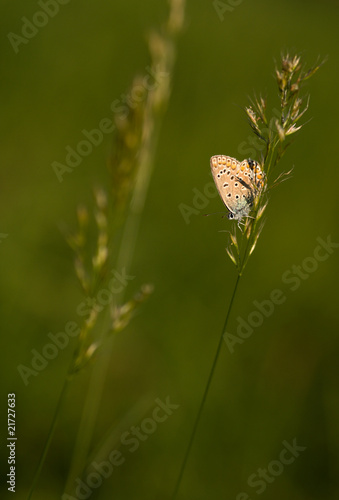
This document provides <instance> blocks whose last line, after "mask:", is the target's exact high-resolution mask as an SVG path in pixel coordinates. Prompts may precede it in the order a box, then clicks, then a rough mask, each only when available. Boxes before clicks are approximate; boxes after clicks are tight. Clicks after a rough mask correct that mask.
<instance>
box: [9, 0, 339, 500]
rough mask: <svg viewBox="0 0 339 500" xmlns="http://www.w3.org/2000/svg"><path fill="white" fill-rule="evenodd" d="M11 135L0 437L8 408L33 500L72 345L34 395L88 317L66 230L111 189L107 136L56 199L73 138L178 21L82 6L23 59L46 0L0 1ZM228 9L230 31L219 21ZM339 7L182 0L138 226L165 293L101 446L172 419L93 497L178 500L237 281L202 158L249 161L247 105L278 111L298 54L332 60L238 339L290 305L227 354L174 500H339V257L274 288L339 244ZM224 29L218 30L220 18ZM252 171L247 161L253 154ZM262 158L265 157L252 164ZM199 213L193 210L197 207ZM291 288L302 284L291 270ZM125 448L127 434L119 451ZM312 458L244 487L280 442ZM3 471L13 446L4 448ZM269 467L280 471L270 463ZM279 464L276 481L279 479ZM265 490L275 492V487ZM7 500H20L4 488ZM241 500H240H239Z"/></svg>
mask: <svg viewBox="0 0 339 500" xmlns="http://www.w3.org/2000/svg"><path fill="white" fill-rule="evenodd" d="M1 4H2V7H3V9H2V16H1V54H2V64H1V68H2V78H1V82H0V85H1V94H2V105H1V109H2V123H1V139H0V141H1V147H0V150H1V157H2V161H1V164H2V168H1V183H0V186H1V196H0V206H1V208H0V213H1V217H0V233H1V234H2V235H7V236H2V237H1V240H0V241H1V244H0V263H1V301H0V303H1V331H2V334H1V364H0V370H1V382H0V383H1V389H2V390H1V398H2V401H1V404H2V415H3V417H4V418H2V419H1V422H2V424H1V427H2V429H1V433H2V435H3V437H4V438H5V437H6V425H7V423H6V400H7V394H8V393H13V392H14V393H16V400H17V408H16V409H17V424H16V428H17V429H16V432H17V437H18V441H17V464H16V465H17V468H16V491H17V493H16V498H20V499H21V498H25V496H26V495H27V492H28V488H29V486H30V484H31V479H32V476H33V474H34V472H35V470H36V467H37V464H38V460H39V457H40V454H41V452H42V449H43V445H44V443H45V440H46V437H47V433H48V429H49V427H50V424H51V420H52V417H53V414H54V411H55V406H56V402H57V399H58V395H59V393H60V390H61V387H62V384H63V380H64V378H65V374H66V371H67V366H68V363H69V360H70V359H71V356H72V346H74V345H75V344H74V342H75V340H73V341H72V342H71V343H70V345H69V347H68V348H67V349H65V350H64V351H63V352H61V353H60V354H59V356H58V357H57V358H56V359H55V360H53V361H51V362H50V363H49V365H48V368H46V369H45V370H44V371H43V372H41V373H40V374H39V375H38V376H37V377H31V378H30V381H29V384H28V385H27V386H25V385H24V383H23V381H22V379H21V377H20V375H19V373H18V370H17V366H18V365H19V364H24V365H27V366H29V363H30V360H31V357H32V354H31V349H37V350H38V351H39V349H40V350H41V349H42V348H43V346H44V345H45V344H46V342H47V339H48V337H47V334H48V333H49V332H52V333H56V332H59V331H63V329H64V327H65V324H66V323H67V322H68V321H79V317H78V316H77V313H76V308H77V305H78V304H79V302H81V301H82V300H83V297H82V294H81V291H80V289H79V286H78V283H77V280H76V278H75V275H74V270H73V255H72V252H71V251H70V249H69V248H68V246H67V244H66V243H65V240H64V237H63V235H62V234H61V232H60V229H59V228H60V225H63V224H66V225H69V226H71V227H72V226H73V225H74V224H75V210H76V207H77V205H78V203H79V202H85V203H88V204H89V205H90V204H91V203H92V194H91V190H92V186H93V184H102V185H104V186H105V185H107V182H108V180H107V179H108V177H107V170H106V163H107V157H108V155H109V153H110V151H111V145H112V139H113V134H107V135H106V136H105V137H104V140H103V142H102V143H101V144H100V146H98V147H97V148H95V149H94V151H93V153H92V154H91V155H89V156H88V157H86V158H85V159H84V160H83V161H82V163H81V165H80V166H79V167H77V168H76V169H75V170H74V172H72V173H71V174H69V175H65V178H64V182H62V183H59V182H58V180H57V178H56V175H55V173H54V172H53V170H52V167H51V163H52V162H53V161H60V162H63V160H64V158H65V147H66V146H67V145H71V146H72V147H74V146H75V145H76V144H77V143H78V142H79V141H80V140H81V139H82V138H83V137H82V134H81V130H82V129H84V128H86V129H88V130H89V129H93V128H96V127H97V125H98V123H99V122H100V120H102V119H103V118H106V117H108V118H111V117H112V113H111V111H110V104H111V102H112V101H114V100H115V99H119V97H120V96H121V94H122V93H124V92H126V90H127V89H128V87H129V86H130V83H131V81H132V79H133V77H134V75H135V74H137V73H139V72H143V71H144V69H145V67H146V66H147V65H148V64H149V62H150V57H149V53H148V48H147V33H148V32H149V30H150V29H151V28H154V27H157V26H160V25H161V24H162V23H163V22H164V21H165V19H166V18H167V14H168V4H167V2H166V1H165V0H148V1H147V2H139V1H136V0H131V1H129V2H124V1H122V0H116V1H115V2H104V1H101V0H98V1H96V2H93V1H90V0H86V1H84V2H76V1H75V0H74V1H71V2H69V3H68V4H67V5H60V10H59V12H58V14H57V15H56V16H55V17H54V18H53V19H50V20H49V22H48V24H47V25H46V26H45V27H43V28H41V29H39V32H38V33H37V35H36V36H35V37H33V38H32V39H31V40H29V41H28V43H27V44H22V45H20V47H19V51H18V53H17V54H16V53H15V52H14V50H13V48H12V46H11V44H10V42H9V40H8V38H7V34H8V33H9V32H14V33H16V34H20V31H21V28H22V23H23V21H22V17H27V18H28V19H32V16H33V15H34V14H35V12H36V11H37V10H40V7H39V5H38V4H37V2H28V3H27V2H24V1H23V0H16V1H15V2H13V1H9V0H2V2H1ZM222 4H223V5H228V7H227V10H225V12H223V14H222V16H221V15H218V12H217V9H216V5H219V6H220V5H222ZM338 14H339V9H338V4H337V2H335V1H333V0H326V1H324V2H321V4H320V3H319V2H318V1H313V0H308V1H307V2H306V1H303V0H298V1H295V0H293V1H292V0H285V1H284V2H282V1H280V2H271V1H269V0H258V1H256V2H253V1H251V0H243V1H239V2H232V1H231V0H224V2H219V4H218V3H216V2H213V1H212V0H205V1H204V2H197V1H188V2H187V9H186V20H185V28H184V32H183V33H182V35H181V37H180V39H179V41H178V46H177V63H176V67H175V72H174V76H173V86H172V96H171V100H170V105H169V108H168V111H167V114H166V116H165V119H164V122H163V125H162V130H161V136H160V140H159V144H158V149H157V153H156V158H155V169H154V174H153V176H152V179H151V185H150V189H149V193H148V197H147V202H146V206H145V210H144V214H143V217H142V223H141V227H140V232H139V237H138V240H137V246H136V253H135V258H134V260H133V265H132V268H131V269H130V270H129V272H130V273H131V274H132V275H134V276H135V279H134V280H133V282H132V283H131V284H130V285H129V288H128V291H127V292H128V293H127V294H133V292H134V291H136V290H137V288H138V287H139V286H140V285H141V284H142V283H144V282H151V283H153V284H154V286H155V291H154V294H153V295H152V296H151V298H150V299H149V300H148V302H147V303H145V304H144V306H143V307H142V308H141V309H140V310H139V313H138V314H137V316H136V317H135V318H134V319H133V321H132V322H131V324H130V325H129V326H128V328H127V329H126V330H125V331H123V332H122V333H121V334H120V335H119V336H117V337H116V339H115V343H114V347H113V355H112V359H111V362H110V370H109V374H108V377H107V381H106V384H105V387H104V391H103V395H102V404H101V407H100V413H99V419H98V422H97V426H96V432H95V441H96V442H99V440H101V439H102V438H103V437H104V436H105V435H106V434H107V432H108V430H109V429H115V430H116V433H117V436H118V438H119V436H120V435H121V434H122V433H123V432H126V431H129V429H130V427H131V426H132V425H134V426H137V425H140V423H141V422H142V421H143V419H144V418H146V417H150V416H151V415H152V411H153V409H154V407H155V406H156V403H155V399H156V398H160V399H161V400H162V401H165V400H166V398H167V397H169V398H170V401H171V402H173V403H176V404H178V405H179V408H178V409H176V410H175V411H174V412H173V415H171V416H170V417H169V418H168V419H167V420H166V421H165V422H164V423H162V424H159V425H158V428H157V429H156V431H155V432H154V433H152V434H150V435H149V437H148V439H147V440H145V441H143V442H140V446H139V448H138V449H137V450H136V451H135V452H134V453H131V452H130V451H128V448H127V447H126V446H123V445H121V444H120V446H119V443H118V441H119V439H118V438H117V444H116V446H114V447H117V448H118V449H120V451H121V452H122V454H123V456H124V457H125V459H126V460H125V463H124V464H123V465H121V466H120V467H117V468H115V470H114V471H113V473H112V475H111V476H110V477H109V478H108V479H106V480H104V481H103V484H102V486H101V487H100V488H97V489H95V491H94V492H93V493H92V496H91V498H98V499H108V498H110V499H111V498H116V499H121V500H122V499H136V498H138V499H143V498H145V499H146V498H147V499H159V498H164V499H165V498H169V497H170V495H171V492H172V490H173V487H174V483H175V479H176V477H177V474H178V471H179V467H180V464H181V460H182V457H183V454H184V450H185V447H186V444H187V441H188V437H189V433H190V430H191V428H192V425H193V421H194V417H195V414H196V411H197V408H198V404H199V401H200V398H201V396H202V393H203V389H204V386H205V383H206V379H207V376H208V373H209V370H210V366H211V362H212V359H213V356H214V352H215V349H216V345H217V342H218V337H219V334H220V331H221V328H222V325H223V322H224V318H225V314H226V308H227V304H228V301H229V298H230V294H231V291H232V288H233V284H234V282H235V278H236V273H235V269H234V266H233V265H232V263H231V262H230V260H229V259H228V257H227V255H226V252H225V245H226V233H225V232H223V231H224V230H225V229H228V228H229V227H230V222H229V221H228V220H227V219H222V218H221V216H220V215H216V216H213V217H207V218H206V217H202V214H203V213H206V212H215V211H220V210H223V205H222V202H221V200H220V199H219V198H218V197H209V198H206V203H205V204H204V205H205V206H204V207H203V208H199V209H198V210H197V212H198V213H195V214H193V215H192V216H191V217H190V218H189V221H188V223H187V221H185V220H184V217H183V215H182V213H181V210H180V207H182V205H181V204H185V205H188V206H190V207H193V208H194V205H193V203H194V200H193V198H194V191H193V190H194V189H196V190H198V191H200V192H203V191H204V188H205V187H206V185H207V184H208V183H209V182H211V177H210V169H209V158H210V156H212V155H214V154H227V155H230V156H235V157H237V158H239V159H243V158H245V157H246V156H250V154H249V153H248V154H246V151H245V150H246V147H244V143H245V144H247V143H248V141H249V136H250V135H251V134H250V128H249V126H248V124H247V123H246V119H245V117H244V113H243V111H242V109H241V108H242V107H243V106H245V105H247V104H248V96H249V95H253V94H254V93H256V94H257V95H258V94H259V93H260V92H261V93H263V94H264V95H267V97H268V102H269V105H270V106H271V107H274V106H277V103H278V100H277V90H276V86H275V81H274V60H275V59H278V58H279V56H280V53H281V51H282V50H283V51H285V50H290V51H291V52H298V53H300V54H301V55H302V57H303V58H304V60H306V61H307V62H308V64H309V65H312V64H313V63H314V62H315V61H316V60H317V58H318V56H320V57H321V58H324V57H326V56H328V61H327V62H326V64H325V65H324V66H323V67H322V68H321V70H320V71H319V72H318V73H317V74H316V76H315V77H314V78H312V80H311V81H310V83H309V86H308V88H307V89H305V93H306V91H309V92H310V93H311V100H310V108H309V111H308V113H307V116H306V118H305V121H308V123H307V125H305V127H304V128H303V129H302V131H301V132H300V134H298V135H297V136H295V138H296V140H295V143H294V144H293V145H292V146H291V147H290V148H289V150H288V152H287V153H286V156H285V157H284V159H283V161H282V163H281V165H280V167H281V169H282V170H289V169H290V168H291V167H292V166H294V170H293V177H292V178H291V179H290V180H289V181H288V182H286V183H283V184H281V185H280V187H279V188H278V189H276V190H275V191H274V192H273V193H272V197H271V203H270V206H269V209H268V212H267V213H268V218H267V223H266V226H265V228H264V231H263V233H262V236H261V238H260V240H259V243H258V246H257V249H256V251H255V253H254V254H253V256H252V258H251V260H250V263H249V265H248V267H247V269H246V273H245V275H244V277H243V280H242V282H241V285H240V288H239V293H238V295H237V298H236V302H235V305H234V309H233V313H232V317H231V320H230V323H229V328H228V331H229V332H230V333H236V328H237V325H238V318H239V317H241V318H242V319H244V320H245V321H246V320H247V318H248V315H249V314H250V313H251V312H252V311H254V310H255V306H254V305H253V301H259V302H260V301H263V300H265V299H267V298H268V297H269V296H270V294H271V292H272V290H274V289H277V288H278V289H281V290H282V291H283V293H284V296H285V297H286V300H285V302H284V303H283V304H281V305H278V306H276V307H275V310H274V313H273V314H272V315H271V316H270V317H268V318H266V319H265V320H264V321H263V323H262V325H261V326H260V327H257V328H255V329H254V332H253V334H252V335H251V336H250V337H249V338H248V339H247V340H246V341H245V342H244V343H243V344H241V345H240V344H239V345H236V346H235V349H234V353H233V354H231V353H230V352H229V350H228V349H227V346H226V345H225V346H224V348H223V352H222V355H221V357H220V360H219V364H218V367H217V370H216V374H215V378H214V381H213V384H212V387H211V392H210V394H209V397H208V400H207V405H206V408H205V411H204V413H203V417H202V420H201V422H200V426H199V429H198V434H197V437H196V441H195V443H194V446H193V449H192V454H191V457H190V459H189V462H188V465H187V470H186V473H185V476H184V479H183V482H182V486H181V489H180V494H179V495H178V498H187V499H188V498H189V499H196V500H202V499H206V498H209V499H210V498H213V499H218V500H220V499H237V500H240V499H242V498H243V499H246V498H250V499H255V498H257V497H258V496H260V498H263V499H264V498H267V499H271V498H274V499H275V500H280V499H286V498H289V499H290V500H318V499H319V500H320V499H322V500H324V499H333V500H334V499H337V498H338V497H339V482H338V465H339V464H338V449H339V425H338V411H339V393H338V390H339V378H338V368H337V367H338V354H339V341H338V270H339V260H338V255H339V249H333V252H332V253H331V254H330V255H329V257H328V259H327V260H324V261H323V262H319V265H318V268H317V269H316V270H315V271H314V272H311V273H308V275H307V278H305V279H301V280H300V286H299V287H298V288H297V290H295V291H292V290H291V289H290V285H287V284H286V283H284V282H283V280H282V275H283V274H284V273H285V272H286V271H288V270H292V267H293V266H300V265H302V263H303V261H304V260H305V259H307V258H308V257H312V255H313V252H314V249H315V248H316V246H317V245H318V242H317V238H322V239H324V240H326V239H327V238H328V236H329V235H330V236H331V238H332V241H334V242H338V243H339V231H338V222H337V221H338V213H339V210H338V209H339V206H338V185H339V170H338V165H337V147H338V113H339V104H338V77H339V72H338V64H337V61H338V56H339V51H338V48H339V44H338V37H337V28H338V27H337V19H338ZM221 17H222V19H221ZM252 157H253V155H252ZM257 159H258V157H257ZM195 208H196V207H195ZM293 272H294V271H293ZM89 371H90V370H87V371H85V372H83V373H81V374H80V375H79V376H78V377H77V378H76V379H75V380H74V382H73V385H72V389H71V391H70V393H69V395H68V398H67V401H66V405H65V407H64V408H63V410H62V412H61V415H60V419H59V423H58V426H57V430H56V435H55V438H54V439H53V442H52V444H51V448H50V451H49V453H48V456H47V459H46V463H45V465H44V468H43V471H42V476H41V479H40V482H39V485H38V488H37V490H36V492H35V495H34V496H33V498H35V499H44V500H46V499H48V500H54V499H58V498H61V495H62V493H63V488H64V484H65V480H66V477H67V471H68V468H69V464H70V458H71V455H72V450H73V446H74V439H75V435H76V431H77V429H78V426H79V419H80V415H81V410H82V405H83V401H84V398H85V394H86V387H87V384H88V382H89ZM119 433H120V434H119ZM294 439H296V440H297V443H298V445H300V446H303V447H305V448H306V449H305V450H304V451H302V452H300V454H299V456H298V457H296V458H295V460H294V461H293V463H291V464H290V465H286V466H285V467H284V470H283V471H282V472H281V473H279V474H277V475H276V477H274V478H273V479H274V480H272V482H270V483H269V482H266V483H265V484H266V486H265V488H266V489H265V491H264V492H262V493H260V494H258V493H257V490H258V489H259V488H258V486H257V487H256V488H254V487H251V486H249V484H248V482H247V481H248V478H249V476H251V475H252V474H255V473H257V471H258V469H259V468H267V466H268V464H270V463H271V462H272V461H274V460H278V459H279V455H280V452H281V451H282V449H283V448H284V445H283V441H285V440H286V441H287V442H289V443H293V440H294ZM1 458H2V462H1V468H2V474H7V472H8V465H7V463H6V460H7V448H6V446H5V440H4V439H3V440H2V449H1ZM273 467H274V466H273ZM277 467H279V466H277ZM271 477H272V476H271ZM1 488H2V491H1V496H2V498H7V497H9V495H10V493H9V492H8V491H7V489H6V485H3V486H1ZM242 492H244V495H243V496H242V495H240V494H241V493H242ZM246 494H247V495H248V497H247V496H246Z"/></svg>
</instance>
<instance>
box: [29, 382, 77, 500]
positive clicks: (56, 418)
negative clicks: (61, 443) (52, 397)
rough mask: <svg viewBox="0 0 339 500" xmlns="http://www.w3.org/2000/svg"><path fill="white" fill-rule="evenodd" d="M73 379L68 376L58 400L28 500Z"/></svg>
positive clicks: (36, 481) (37, 478)
mask: <svg viewBox="0 0 339 500" xmlns="http://www.w3.org/2000/svg"><path fill="white" fill-rule="evenodd" d="M71 378H72V377H70V376H69V375H67V377H66V379H65V381H64V385H63V387H62V389H61V393H60V396H59V400H58V403H57V406H56V408H55V412H54V415H53V420H52V423H51V426H50V429H49V432H48V436H47V440H46V442H45V446H44V449H43V451H42V455H41V457H40V460H39V464H38V468H37V470H36V472H35V475H34V478H33V482H32V486H31V489H30V490H29V493H28V497H27V500H30V499H31V498H32V495H33V492H34V490H35V487H36V485H37V483H38V481H39V478H40V474H41V471H42V468H43V466H44V463H45V459H46V456H47V453H48V450H49V447H50V444H51V442H52V439H53V436H54V431H55V428H56V424H57V421H58V418H59V415H60V410H61V407H62V405H63V402H64V399H65V395H66V392H67V389H68V384H69V382H70V380H71Z"/></svg>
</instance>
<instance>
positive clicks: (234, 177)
mask: <svg viewBox="0 0 339 500" xmlns="http://www.w3.org/2000/svg"><path fill="white" fill-rule="evenodd" d="M211 170H212V175H213V179H214V182H215V185H216V186H217V189H218V191H219V194H220V196H221V199H222V201H223V202H224V204H225V205H226V207H227V208H228V210H229V211H230V212H231V213H232V214H233V216H234V217H233V218H234V219H237V220H241V218H242V217H246V216H247V215H248V213H249V211H250V209H251V206H252V203H253V198H254V191H253V178H254V174H253V169H252V168H251V166H250V165H249V163H248V161H247V160H244V161H243V162H241V163H240V162H239V161H238V160H236V159H235V158H231V157H230V156H223V155H216V156H212V158H211Z"/></svg>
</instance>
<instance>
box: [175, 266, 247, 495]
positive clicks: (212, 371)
mask: <svg viewBox="0 0 339 500" xmlns="http://www.w3.org/2000/svg"><path fill="white" fill-rule="evenodd" d="M240 277H241V275H240V274H238V276H237V279H236V282H235V285H234V289H233V293H232V297H231V300H230V303H229V306H228V310H227V314H226V318H225V323H224V326H223V329H222V331H221V335H220V338H219V342H218V347H217V350H216V352H215V356H214V360H213V363H212V367H211V370H210V373H209V376H208V379H207V383H206V387H205V390H204V393H203V396H202V398H201V402H200V406H199V409H198V413H197V416H196V417H195V422H194V425H193V429H192V433H191V437H190V440H189V442H188V445H187V448H186V453H185V456H184V459H183V461H182V464H181V468H180V472H179V475H178V479H177V482H176V485H175V489H174V492H173V495H172V500H174V499H175V498H176V497H177V493H178V491H179V487H180V484H181V480H182V477H183V475H184V471H185V468H186V464H187V461H188V457H189V455H190V452H191V448H192V445H193V441H194V438H195V435H196V432H197V428H198V425H199V421H200V418H201V415H202V412H203V409H204V406H205V402H206V399H207V395H208V392H209V389H210V386H211V382H212V379H213V375H214V372H215V369H216V366H217V363H218V359H219V355H220V351H221V346H222V341H223V337H224V333H225V332H226V328H227V324H228V319H229V317H230V314H231V310H232V306H233V302H234V298H235V295H236V292H237V288H238V284H239V281H240Z"/></svg>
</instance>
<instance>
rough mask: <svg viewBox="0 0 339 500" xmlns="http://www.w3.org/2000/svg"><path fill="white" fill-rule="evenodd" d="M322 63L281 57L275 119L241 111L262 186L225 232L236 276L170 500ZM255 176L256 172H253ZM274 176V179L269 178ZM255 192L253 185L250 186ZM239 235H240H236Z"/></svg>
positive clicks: (259, 108)
mask: <svg viewBox="0 0 339 500" xmlns="http://www.w3.org/2000/svg"><path fill="white" fill-rule="evenodd" d="M324 62H325V61H322V62H320V63H317V64H315V65H314V66H313V67H312V68H310V69H308V70H305V69H304V67H303V63H302V61H301V57H300V56H297V55H295V56H293V57H291V56H290V55H289V54H286V55H282V56H281V64H280V68H279V69H278V68H276V71H275V74H276V81H277V86H278V92H279V98H280V109H279V111H278V112H277V114H278V118H277V117H276V116H275V113H274V111H275V110H274V109H273V110H272V112H271V118H270V119H269V118H268V117H267V100H266V99H265V98H263V97H261V96H260V97H259V99H257V98H254V99H253V100H252V101H251V105H250V106H248V107H246V108H245V112H246V114H247V118H248V122H249V125H250V127H251V129H252V131H253V132H254V133H255V135H256V136H257V137H258V139H259V141H260V142H261V143H262V145H263V148H260V151H264V155H263V157H262V158H261V166H262V169H263V172H264V176H263V184H262V187H260V188H257V191H256V194H255V197H254V202H253V206H252V210H251V216H250V217H247V218H246V222H245V224H244V229H243V231H242V230H240V231H238V228H237V224H236V222H234V223H233V228H232V230H231V231H230V232H229V243H228V245H227V247H226V252H227V254H228V256H229V257H230V259H231V261H232V262H233V264H234V265H235V266H236V269H237V277H236V281H235V285H234V288H233V292H232V295H231V300H230V302H229V305H228V309H227V313H226V318H225V322H224V326H223V328H222V331H221V335H220V338H219V343H218V346H217V349H216V353H215V356H214V359H213V363H212V367H211V370H210V373H209V376H208V379H207V383H206V386H205V390H204V393H203V396H202V399H201V402H200V406H199V409H198V412H197V416H196V419H195V422H194V425H193V429H192V432H191V436H190V439H189V442H188V445H187V448H186V452H185V455H184V459H183V462H182V464H181V468H180V471H179V475H178V478H177V482H176V485H175V489H174V492H173V495H172V500H174V499H175V498H176V496H177V493H178V491H179V487H180V484H181V481H182V477H183V474H184V471H185V468H186V464H187V460H188V457H189V455H190V452H191V449H192V445H193V442H194V438H195V435H196V431H197V428H198V425H199V421H200V417H201V414H202V411H203V408H204V406H205V402H206V398H207V395H208V392H209V388H210V385H211V382H212V379H213V375H214V372H215V368H216V365H217V362H218V358H219V354H220V351H221V346H222V343H223V339H224V335H225V334H226V329H227V324H228V320H229V317H230V314H231V311H232V306H233V303H234V299H235V296H236V293H237V289H238V285H239V281H240V278H241V276H242V274H243V272H244V269H245V267H246V264H247V263H248V259H249V257H250V256H251V254H252V253H253V251H254V249H255V247H256V245H257V242H258V239H259V236H260V234H261V231H262V229H263V226H264V220H263V218H262V217H263V214H264V212H265V210H266V208H267V204H268V201H269V195H270V193H271V189H272V188H273V187H275V186H277V185H278V184H280V182H282V181H284V180H286V179H287V178H288V176H289V174H290V172H291V171H290V172H282V173H280V174H277V172H276V167H277V165H278V163H279V162H280V160H281V158H282V157H283V155H284V154H285V152H286V149H287V147H288V146H289V145H290V143H291V142H290V137H291V136H292V135H293V134H295V133H296V132H298V131H299V130H300V129H301V128H302V126H303V125H297V123H298V122H299V120H300V118H301V117H302V116H303V115H304V113H305V112H306V111H307V109H308V103H309V97H302V96H301V95H300V92H301V89H302V86H303V83H304V82H305V81H306V80H308V79H309V78H310V77H311V76H313V75H314V73H316V71H317V70H318V69H319V68H320V66H321V65H322V64H323V63H324ZM255 173H256V172H255ZM275 176H277V177H276V178H275V179H274V180H272V178H273V177H275ZM253 188H254V189H255V185H253ZM239 232H240V234H239Z"/></svg>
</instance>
